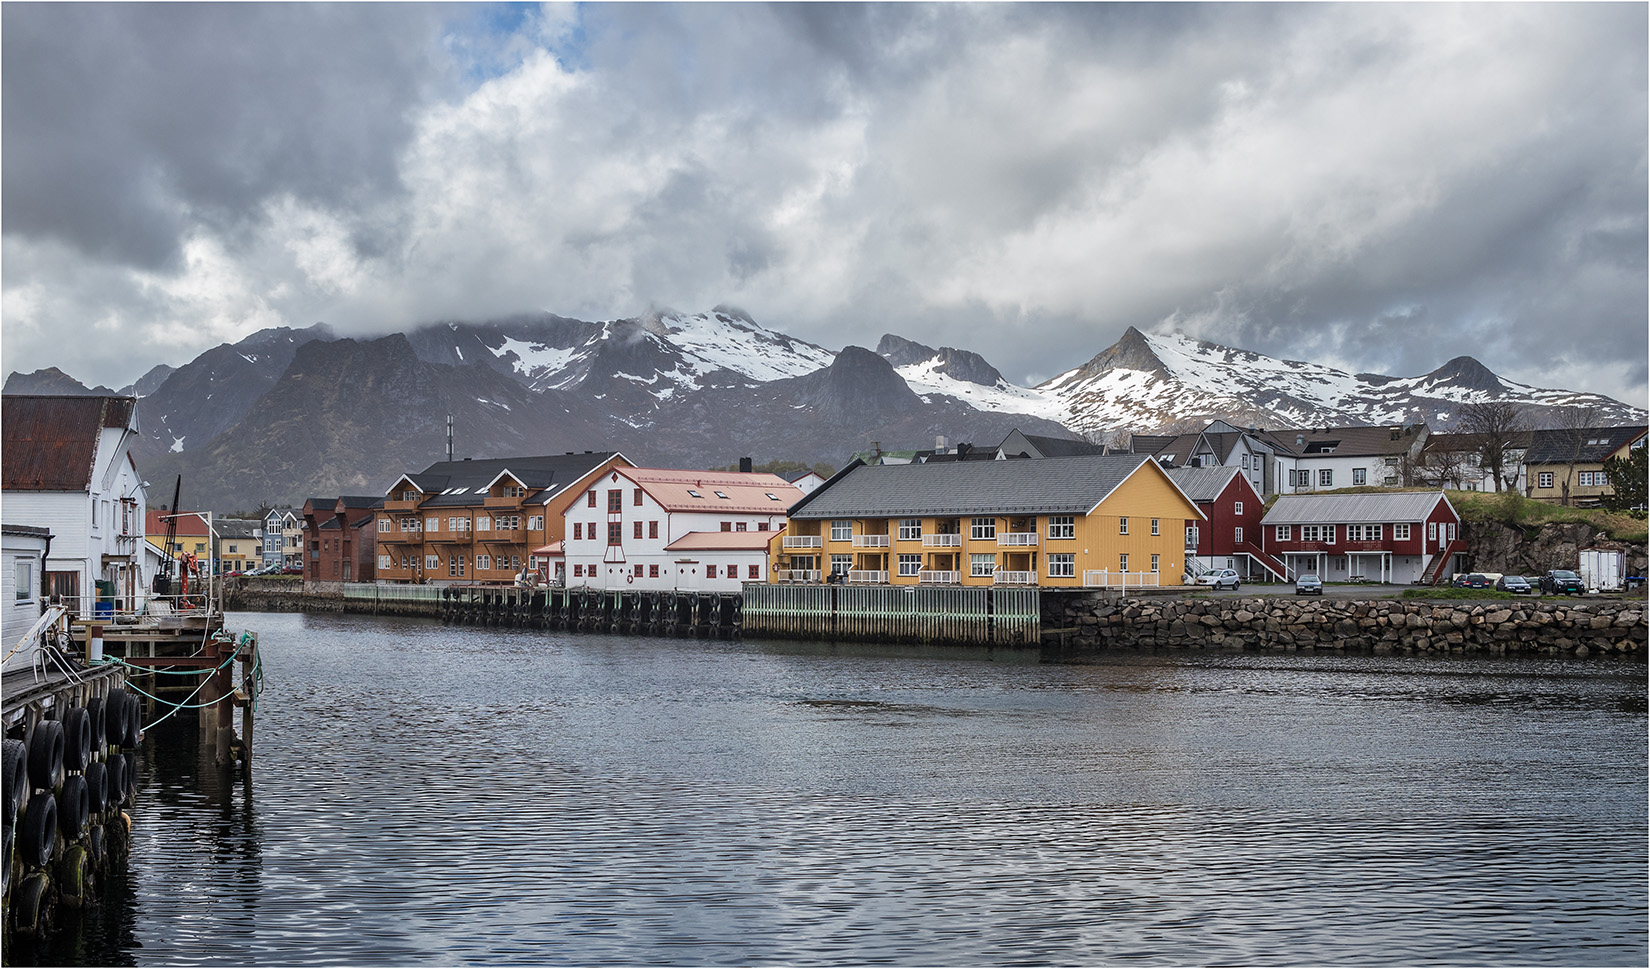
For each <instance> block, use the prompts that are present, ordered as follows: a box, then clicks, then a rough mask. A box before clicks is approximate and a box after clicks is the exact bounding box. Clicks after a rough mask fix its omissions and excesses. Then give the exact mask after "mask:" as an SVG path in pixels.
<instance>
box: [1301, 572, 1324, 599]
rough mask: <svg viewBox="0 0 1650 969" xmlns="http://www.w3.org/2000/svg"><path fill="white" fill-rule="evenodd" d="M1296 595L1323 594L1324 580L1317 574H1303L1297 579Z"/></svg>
mask: <svg viewBox="0 0 1650 969" xmlns="http://www.w3.org/2000/svg"><path fill="white" fill-rule="evenodd" d="M1295 595H1298V596H1321V595H1323V580H1322V579H1320V578H1318V577H1317V576H1315V575H1303V576H1299V577H1298V578H1296V579H1295Z"/></svg>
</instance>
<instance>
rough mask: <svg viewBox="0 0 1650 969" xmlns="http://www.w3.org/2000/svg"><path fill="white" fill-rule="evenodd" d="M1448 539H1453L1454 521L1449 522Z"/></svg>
mask: <svg viewBox="0 0 1650 969" xmlns="http://www.w3.org/2000/svg"><path fill="white" fill-rule="evenodd" d="M1449 540H1450V541H1452V542H1453V541H1455V523H1454V522H1450V523H1449Z"/></svg>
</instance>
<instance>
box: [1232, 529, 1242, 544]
mask: <svg viewBox="0 0 1650 969" xmlns="http://www.w3.org/2000/svg"><path fill="white" fill-rule="evenodd" d="M1232 541H1233V543H1235V544H1237V545H1242V544H1243V526H1242V525H1234V526H1232Z"/></svg>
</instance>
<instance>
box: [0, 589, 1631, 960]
mask: <svg viewBox="0 0 1650 969" xmlns="http://www.w3.org/2000/svg"><path fill="white" fill-rule="evenodd" d="M230 624H231V625H232V626H234V627H235V628H248V629H256V630H257V631H258V632H259V634H260V644H261V649H262V651H263V657H264V666H265V671H266V692H265V695H264V697H263V700H262V701H261V703H260V708H259V711H258V730H257V736H256V738H255V745H254V755H255V757H254V763H253V767H252V771H251V775H250V777H249V778H242V777H240V776H232V775H231V776H225V775H220V774H219V773H218V771H217V770H216V768H215V767H213V766H212V765H211V763H210V762H209V761H206V760H202V759H201V757H200V756H199V755H197V753H196V752H195V751H194V750H193V749H192V748H191V747H190V745H189V744H187V743H181V742H172V743H168V742H167V730H168V729H169V728H170V727H171V725H169V724H163V725H161V726H159V727H157V728H155V729H153V730H151V731H150V735H149V737H148V738H147V741H146V748H145V752H144V757H143V760H142V768H141V775H140V782H141V791H140V795H139V803H138V807H137V808H136V809H135V810H134V811H133V815H134V819H135V821H136V825H135V828H134V831H133V844H132V856H131V862H130V866H129V870H128V874H127V876H126V878H125V879H124V880H123V881H122V882H120V883H118V884H115V885H112V886H110V891H109V892H108V897H107V898H106V900H105V902H104V903H103V905H102V906H101V907H99V908H98V909H96V910H94V911H90V912H88V913H86V914H85V915H83V916H76V917H75V918H78V922H76V923H75V924H73V925H71V926H70V930H69V931H66V932H64V933H61V934H60V935H59V937H58V938H57V939H56V941H55V942H53V943H52V944H51V945H50V946H43V947H39V948H29V947H26V946H24V945H22V944H17V945H13V946H12V947H11V949H10V950H9V951H8V953H7V961H8V962H9V963H13V964H19V965H24V964H52V965H137V966H150V965H210V966H241V965H255V964H278V965H340V964H342V965H357V964H360V965H383V966H415V965H417V966H422V965H462V964H487V965H504V964H538V965H543V964H573V965H604V964H606V965H613V964H623V965H643V964H647V965H654V964H662V963H670V964H687V965H752V964H756V965H768V964H786V965H798V964H855V965H861V964H889V965H925V966H939V965H1010V964H1063V965H1121V964H1130V965H1148V966H1155V965H1207V964H1215V963H1221V964H1246V965H1305V964H1309V965H1325V964H1360V965H1371V964H1386V965H1394V964H1401V965H1443V964H1447V965H1587V966H1604V965H1621V966H1642V965H1644V964H1646V961H1647V951H1646V934H1647V930H1650V926H1647V916H1646V910H1647V901H1650V900H1647V897H1646V879H1647V874H1650V873H1647V868H1646V851H1647V842H1646V837H1647V835H1646V804H1647V800H1646V797H1647V795H1646V776H1647V763H1646V729H1647V724H1646V676H1645V666H1644V665H1643V664H1642V663H1627V662H1617V661H1611V660H1605V661H1600V660H1587V661H1576V660H1561V659H1486V658H1470V659H1440V658H1419V657H1372V656H1352V655H1323V654H1316V655H1313V654H1292V653H1254V652H1250V653H1220V652H1197V651H1187V652H1174V653H1156V654H1119V655H1115V656H1106V657H1102V658H1101V659H1100V660H1099V661H1097V662H1095V663H1092V664H1088V665H1046V664H1040V663H1038V662H1037V657H1036V655H1035V653H1032V652H1012V651H1008V652H1005V651H1001V650H998V651H995V652H992V653H989V654H988V653H987V652H985V651H984V650H965V649H942V648H934V649H919V648H893V647H889V648H877V647H866V646H852V647H850V646H830V645H826V644H805V643H795V642H785V643H772V642H755V641H748V640H747V641H743V642H719V641H704V640H679V639H643V638H630V637H623V636H601V635H578V634H561V633H546V632H538V631H517V630H498V629H484V628H467V627H453V626H443V625H440V624H438V623H434V622H430V621H425V620H385V619H373V618H369V617H356V616H336V615H330V616H304V615H273V614H247V615H240V616H232V617H231V619H230Z"/></svg>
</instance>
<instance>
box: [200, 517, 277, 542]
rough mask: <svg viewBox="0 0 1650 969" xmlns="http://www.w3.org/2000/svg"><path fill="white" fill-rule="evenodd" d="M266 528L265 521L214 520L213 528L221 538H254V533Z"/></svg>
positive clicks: (241, 519) (244, 519)
mask: <svg viewBox="0 0 1650 969" xmlns="http://www.w3.org/2000/svg"><path fill="white" fill-rule="evenodd" d="M262 527H264V522H263V519H261V518H259V519H257V520H252V519H247V518H214V519H212V528H213V529H214V530H216V531H217V533H218V537H219V538H253V537H254V536H253V534H252V533H253V532H254V531H256V530H257V529H260V528H262Z"/></svg>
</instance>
